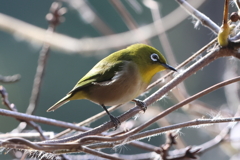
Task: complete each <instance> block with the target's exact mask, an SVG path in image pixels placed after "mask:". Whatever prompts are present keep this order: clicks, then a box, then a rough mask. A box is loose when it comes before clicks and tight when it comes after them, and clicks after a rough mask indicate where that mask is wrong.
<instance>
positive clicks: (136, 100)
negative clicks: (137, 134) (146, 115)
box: [132, 99, 147, 112]
mask: <svg viewBox="0 0 240 160" xmlns="http://www.w3.org/2000/svg"><path fill="white" fill-rule="evenodd" d="M132 101H133V102H135V103H136V105H137V106H139V107H141V109H142V110H143V112H145V111H146V110H147V106H146V103H145V102H143V101H141V100H139V99H134V100H132Z"/></svg>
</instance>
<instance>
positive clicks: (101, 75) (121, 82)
mask: <svg viewBox="0 0 240 160" xmlns="http://www.w3.org/2000/svg"><path fill="white" fill-rule="evenodd" d="M154 57H155V58H156V59H154ZM155 60H156V61H155ZM165 69H172V70H175V69H174V68H172V67H171V66H168V65H167V64H166V60H165V58H164V57H163V55H162V54H161V53H160V52H159V51H158V50H157V49H155V48H153V47H151V46H148V45H145V44H134V45H131V46H129V47H127V48H126V49H122V50H120V51H117V52H114V53H112V54H111V55H109V56H107V57H106V58H104V59H102V60H101V61H99V62H98V63H97V64H96V65H95V66H94V67H93V68H92V69H91V70H90V71H89V72H88V73H87V74H86V75H85V76H84V77H83V78H82V79H80V80H79V81H78V83H77V84H76V85H75V87H74V88H73V89H72V90H71V91H70V92H69V93H68V94H67V95H66V96H65V97H64V98H62V99H61V100H60V101H58V102H57V103H56V104H54V105H53V106H52V107H50V108H49V109H48V110H47V111H48V112H49V111H54V110H56V109H57V108H59V107H60V106H61V105H63V104H65V103H67V102H68V101H70V100H77V99H88V100H90V101H93V102H95V103H97V104H99V105H102V106H112V105H118V104H123V103H126V102H128V101H131V100H133V99H134V98H136V97H138V96H139V95H140V94H141V93H142V92H143V91H144V90H145V89H146V88H147V86H148V84H149V83H150V81H151V79H152V77H153V76H154V75H155V74H156V73H157V72H159V71H162V70H165Z"/></svg>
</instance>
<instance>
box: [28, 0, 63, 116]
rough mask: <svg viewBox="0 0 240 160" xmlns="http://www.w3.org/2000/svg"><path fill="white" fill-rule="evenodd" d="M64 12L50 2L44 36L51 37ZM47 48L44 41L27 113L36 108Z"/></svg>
mask: <svg viewBox="0 0 240 160" xmlns="http://www.w3.org/2000/svg"><path fill="white" fill-rule="evenodd" d="M65 13H66V9H65V8H61V5H60V4H59V3H53V4H52V6H51V8H50V13H49V14H48V15H47V16H46V18H47V20H48V22H49V26H48V29H47V31H46V33H47V34H46V38H49V37H51V35H52V34H53V32H54V31H55V29H56V27H57V25H59V24H60V22H61V21H62V15H63V14H65ZM49 50H50V45H49V44H48V43H44V45H43V47H42V50H41V51H40V55H39V59H38V66H37V71H36V75H35V78H34V83H33V90H32V94H31V98H30V102H29V106H28V108H27V111H26V113H27V114H33V113H34V111H35V109H36V105H37V103H38V99H39V95H40V88H41V86H42V80H43V76H44V72H45V70H46V63H47V59H48V56H49Z"/></svg>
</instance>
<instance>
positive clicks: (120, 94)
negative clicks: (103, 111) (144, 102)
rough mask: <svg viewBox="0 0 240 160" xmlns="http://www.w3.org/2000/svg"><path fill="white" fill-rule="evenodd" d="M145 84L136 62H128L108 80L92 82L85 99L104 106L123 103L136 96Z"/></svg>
mask: <svg viewBox="0 0 240 160" xmlns="http://www.w3.org/2000/svg"><path fill="white" fill-rule="evenodd" d="M147 86H148V84H147V83H145V82H144V81H143V80H142V77H141V74H140V72H139V70H138V68H137V66H136V64H134V63H131V62H128V63H126V64H125V65H124V66H123V68H122V70H121V71H119V72H116V74H115V76H114V77H113V78H112V79H111V80H110V81H105V82H100V83H93V85H92V86H91V87H89V89H88V91H87V92H88V93H87V95H88V96H87V99H89V100H91V101H93V102H95V103H98V104H100V105H101V104H103V105H105V106H112V105H118V104H124V103H126V102H128V101H131V100H133V99H134V98H136V97H138V96H139V95H140V94H141V93H142V92H143V91H144V90H145V89H146V88H147Z"/></svg>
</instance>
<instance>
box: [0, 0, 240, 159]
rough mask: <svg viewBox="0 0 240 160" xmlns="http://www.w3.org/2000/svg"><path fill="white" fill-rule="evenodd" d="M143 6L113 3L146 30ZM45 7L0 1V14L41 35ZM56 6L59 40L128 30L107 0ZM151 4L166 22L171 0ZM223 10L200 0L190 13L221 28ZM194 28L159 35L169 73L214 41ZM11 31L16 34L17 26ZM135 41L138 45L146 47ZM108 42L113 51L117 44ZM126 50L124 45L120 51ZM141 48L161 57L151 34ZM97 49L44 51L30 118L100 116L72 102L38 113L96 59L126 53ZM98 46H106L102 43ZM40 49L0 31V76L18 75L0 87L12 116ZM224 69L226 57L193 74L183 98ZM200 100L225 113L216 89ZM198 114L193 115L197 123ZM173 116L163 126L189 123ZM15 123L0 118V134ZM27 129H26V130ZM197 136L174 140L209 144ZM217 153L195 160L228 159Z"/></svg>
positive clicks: (132, 0) (132, 1)
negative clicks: (164, 37)
mask: <svg viewBox="0 0 240 160" xmlns="http://www.w3.org/2000/svg"><path fill="white" fill-rule="evenodd" d="M149 1H150V0H146V1H142V0H129V1H128V0H121V1H120V2H121V3H122V5H123V6H124V7H125V8H126V10H127V11H128V13H129V14H130V15H131V17H132V18H133V19H134V21H135V25H136V26H137V27H142V26H145V25H148V24H151V23H153V21H154V20H153V19H154V17H153V14H152V13H153V12H152V11H151V9H150V8H149V5H148V4H149ZM52 2H53V1H49V0H41V1H32V0H24V1H16V0H8V1H5V0H0V13H1V14H5V15H8V16H11V17H13V18H15V19H18V20H20V21H24V22H26V23H28V24H31V25H34V26H37V27H40V28H42V29H47V27H48V22H47V21H46V20H45V16H46V14H47V13H48V12H49V8H50V6H51V4H52ZM61 2H62V5H63V6H64V7H66V8H67V10H68V11H67V13H66V14H65V15H64V17H65V21H64V22H63V23H62V24H60V25H59V26H58V27H57V29H56V32H58V33H61V34H63V35H66V36H69V37H72V38H75V39H80V40H84V39H90V38H94V37H102V36H107V35H112V34H117V33H123V32H127V31H129V30H131V29H132V28H131V25H130V26H129V24H128V23H126V21H125V20H124V18H123V16H122V15H121V13H119V11H118V10H117V8H116V6H114V4H113V3H112V2H111V1H109V0H104V1H96V0H95V1H94V0H85V1H78V0H69V1H64V0H63V1H61ZM154 2H156V3H157V4H158V5H159V13H160V14H161V16H162V17H165V16H167V15H169V14H170V13H172V12H173V11H174V10H175V9H176V8H178V7H179V4H178V3H177V2H176V1H163V0H157V1H154ZM190 2H191V1H190ZM223 4H224V0H205V1H203V3H202V4H201V5H200V6H199V7H198V10H199V11H201V12H202V13H204V14H205V15H206V16H208V17H209V18H210V19H211V20H212V21H214V22H215V23H216V24H218V25H221V22H222V15H223V13H222V11H223ZM151 7H153V8H154V7H156V6H154V5H153V6H151ZM235 10H236V8H235V7H234V6H233V5H232V6H230V11H235ZM230 13H231V12H230ZM179 14H185V11H184V10H183V9H182V10H181V12H180V13H179ZM168 21H169V22H175V21H178V17H171V19H168ZM195 24H196V21H195V20H194V19H193V18H192V17H190V16H187V17H186V18H184V20H182V21H181V22H180V23H177V24H176V25H175V26H174V27H172V28H170V29H168V28H166V35H167V37H168V40H169V43H170V45H171V46H170V48H171V50H172V52H173V54H174V56H175V59H176V63H173V61H171V60H170V61H169V63H170V65H172V66H173V67H176V66H177V65H178V64H180V63H181V62H183V61H184V60H185V59H187V58H188V57H189V56H191V55H192V54H193V53H194V52H196V51H198V50H199V49H200V48H201V47H203V46H204V45H206V44H207V43H209V42H210V41H211V40H212V39H214V38H215V37H216V35H214V34H213V33H212V32H211V31H210V30H209V29H207V28H205V27H203V26H201V25H197V26H196V27H195ZM11 27H13V28H18V27H19V26H11ZM163 27H164V25H163ZM22 31H23V32H28V30H26V31H25V30H24V28H22ZM143 34H144V33H143ZM126 41H127V40H126ZM139 42H141V43H146V41H139ZM68 43H69V41H66V42H64V41H63V42H62V44H61V45H65V44H66V45H67V44H68ZM89 43H91V41H89ZM112 43H113V44H114V43H118V42H112ZM132 43H136V42H132ZM132 43H129V44H128V45H130V44H132ZM147 43H148V44H150V45H152V46H154V47H155V48H157V49H159V50H160V51H162V53H163V54H164V55H166V54H167V53H165V52H164V49H163V45H162V43H161V42H160V40H159V37H158V36H157V35H156V36H153V37H152V38H150V39H148V40H147ZM98 45H99V44H97V43H96V44H94V46H95V48H90V51H84V50H82V51H81V49H80V51H79V52H78V51H76V49H75V48H72V50H70V49H69V50H68V49H66V48H61V47H59V46H54V47H52V48H51V51H50V56H49V57H48V60H47V66H46V71H45V75H44V79H43V84H42V87H41V92H40V98H39V101H38V104H37V108H36V110H35V112H34V114H35V115H38V116H43V117H49V118H53V119H57V120H62V121H66V122H73V123H75V122H76V123H77V122H80V121H82V120H84V119H87V118H89V117H91V116H93V115H95V114H96V113H99V112H101V111H102V108H101V107H99V106H98V105H96V104H94V103H91V102H89V101H86V100H80V101H72V102H70V103H68V104H66V105H64V106H63V107H61V108H60V109H59V110H57V111H55V112H51V113H47V112H46V110H47V109H48V108H49V107H50V106H51V105H53V104H54V103H55V102H56V101H58V100H59V99H60V98H62V97H63V96H64V95H65V94H66V93H67V92H68V91H70V90H71V89H72V87H73V86H74V85H75V84H76V82H77V81H78V80H79V79H80V78H81V77H82V76H84V75H85V74H86V73H87V72H88V71H89V70H90V69H91V68H92V67H93V65H94V64H96V63H97V62H98V61H99V60H100V59H102V58H103V57H105V56H107V55H109V54H110V53H112V52H114V51H116V50H119V49H121V48H125V47H126V46H127V45H122V46H117V47H111V46H110V45H111V44H109V48H106V49H98V48H101V47H102V46H98ZM105 45H106V46H108V44H105ZM90 46H91V45H90ZM41 47H42V43H40V42H39V41H38V40H34V39H30V38H26V37H24V36H22V35H20V34H16V33H15V32H13V31H11V30H8V29H6V28H4V27H0V75H3V76H7V75H14V74H20V75H21V79H20V81H18V82H16V83H9V84H4V83H1V84H0V85H3V86H4V87H5V88H6V89H7V92H8V94H9V100H10V102H11V103H14V104H15V105H16V106H17V109H18V111H19V112H26V109H27V107H28V104H29V99H30V96H31V91H32V87H33V80H34V76H35V73H36V68H37V61H38V57H39V52H40V50H41ZM69 53H71V54H69ZM229 62H230V63H235V62H234V60H229V59H228V58H224V59H219V60H216V61H214V62H213V63H211V64H210V65H208V66H207V67H205V68H203V69H202V70H201V71H199V72H197V74H195V75H193V76H191V77H189V78H188V79H187V80H186V81H185V82H184V84H185V86H186V90H187V92H188V94H189V95H193V94H195V93H197V92H198V91H201V90H203V89H205V88H207V87H209V86H211V85H213V84H215V83H218V82H221V81H222V80H223V79H224V78H223V71H224V70H225V68H226V63H229ZM158 76H160V75H158ZM229 78H230V77H229ZM158 88H159V87H156V88H154V89H153V90H152V91H151V92H149V93H148V94H146V95H144V96H142V97H140V99H144V98H145V97H147V96H148V95H150V94H151V93H152V92H153V91H154V90H156V89H158ZM200 100H201V101H202V102H204V103H206V104H208V105H209V106H211V107H213V108H212V109H213V110H218V111H219V112H220V109H221V108H224V107H226V104H227V101H226V97H225V92H224V89H219V90H217V91H216V92H213V93H211V94H209V95H207V96H204V97H202V98H200ZM174 103H176V101H175V99H173V98H171V96H167V97H165V98H163V99H161V100H160V101H158V102H157V103H155V104H154V106H156V107H160V106H161V107H162V109H164V108H167V107H170V106H171V105H172V104H174ZM0 107H1V108H4V109H5V106H4V105H2V104H0ZM149 108H151V107H149ZM150 110H151V109H150ZM122 112H123V110H121V109H120V110H118V111H115V112H114V113H113V114H114V115H119V114H121V113H122ZM147 112H148V111H147ZM149 112H151V111H149ZM210 114H211V113H210V112H208V113H205V115H210ZM205 115H204V114H203V115H200V117H203V116H205ZM141 116H144V115H143V114H141V115H140V117H141ZM213 116H214V115H213ZM173 117H175V119H173V118H171V117H170V122H169V123H177V122H183V121H186V120H191V119H193V118H192V117H191V116H186V115H185V113H184V112H182V111H181V110H180V111H178V112H177V113H176V114H175V116H173ZM145 118H146V120H147V119H149V118H150V117H146V116H145ZM107 120H108V117H107V116H105V117H104V118H101V119H100V120H99V121H97V122H94V123H92V124H91V125H90V127H95V126H97V125H99V124H101V123H102V122H105V121H107ZM141 120H144V119H143V118H142V119H141V118H140V121H141ZM18 124H19V122H18V121H17V120H15V119H13V118H10V117H4V116H0V132H1V133H6V132H10V131H11V130H12V129H14V128H15V127H17V126H18ZM40 125H41V126H42V129H43V130H45V131H54V132H60V131H62V130H63V128H59V127H54V126H49V125H45V124H40ZM151 127H152V128H154V127H158V126H157V125H153V126H151ZM216 127H218V126H216ZM206 128H207V127H206ZM28 129H31V128H30V127H29V128H28ZM204 130H205V128H203V129H196V128H187V129H183V130H182V131H181V132H182V133H183V134H181V135H180V137H181V138H182V139H183V140H184V141H185V143H186V144H187V145H200V144H202V143H204V142H206V141H207V140H210V139H211V138H213V137H212V136H213V135H211V134H209V133H206V132H205V131H204ZM143 141H146V142H148V143H151V144H154V145H157V146H159V145H161V144H163V143H164V141H165V136H164V135H160V136H157V137H153V138H151V139H148V140H143ZM222 150H223V148H220V147H215V148H214V149H212V150H210V151H208V152H206V153H204V154H203V155H202V156H201V159H204V160H211V159H212V156H213V155H214V156H215V158H214V159H219V160H225V159H229V158H228V157H229V155H228V153H227V152H223V151H222ZM106 151H107V152H109V153H114V150H112V149H109V150H106ZM120 151H121V153H123V154H133V153H141V152H143V151H142V150H140V149H137V148H134V147H131V146H128V145H127V146H126V147H123V148H121V149H120V150H118V152H120ZM0 159H11V156H9V155H0Z"/></svg>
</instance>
